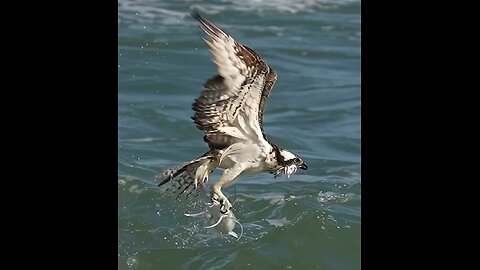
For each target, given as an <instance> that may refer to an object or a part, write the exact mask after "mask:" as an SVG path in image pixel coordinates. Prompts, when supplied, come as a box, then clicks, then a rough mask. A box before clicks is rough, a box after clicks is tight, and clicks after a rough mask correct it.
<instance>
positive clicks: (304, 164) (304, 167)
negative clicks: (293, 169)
mask: <svg viewBox="0 0 480 270" xmlns="http://www.w3.org/2000/svg"><path fill="white" fill-rule="evenodd" d="M298 167H299V168H300V169H302V170H307V169H308V166H307V164H306V163H305V162H304V163H302V164H301V165H300V166H298Z"/></svg>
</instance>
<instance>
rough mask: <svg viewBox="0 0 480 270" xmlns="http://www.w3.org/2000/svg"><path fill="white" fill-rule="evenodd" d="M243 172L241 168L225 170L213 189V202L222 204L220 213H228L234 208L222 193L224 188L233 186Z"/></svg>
mask: <svg viewBox="0 0 480 270" xmlns="http://www.w3.org/2000/svg"><path fill="white" fill-rule="evenodd" d="M242 171H243V169H242V168H241V167H234V168H231V169H227V170H225V172H224V173H223V175H222V176H220V178H219V179H218V181H217V182H216V183H215V184H214V185H213V187H212V201H217V202H219V203H220V212H222V213H223V214H225V213H227V212H228V210H230V209H231V208H232V204H231V203H230V201H229V200H228V199H227V197H226V196H225V195H223V193H222V190H221V189H222V187H227V186H229V185H230V184H232V182H233V180H235V178H237V176H238V175H239V174H240V173H241V172H242Z"/></svg>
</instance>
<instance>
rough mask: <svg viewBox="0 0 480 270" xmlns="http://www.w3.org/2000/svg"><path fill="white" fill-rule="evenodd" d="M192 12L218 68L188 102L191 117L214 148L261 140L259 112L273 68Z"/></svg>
mask: <svg viewBox="0 0 480 270" xmlns="http://www.w3.org/2000/svg"><path fill="white" fill-rule="evenodd" d="M192 16H193V17H194V18H196V19H197V20H198V21H199V22H200V28H201V29H202V30H203V31H204V32H205V33H206V37H205V38H204V41H205V43H206V44H207V46H208V48H209V50H210V52H211V53H212V60H213V62H214V63H215V64H216V65H217V72H218V74H217V75H215V76H214V77H212V78H211V79H209V80H208V81H207V82H206V83H205V85H204V90H203V91H202V93H201V95H200V97H199V98H197V99H196V100H195V102H194V103H193V105H192V109H193V110H194V116H193V117H192V119H193V120H194V122H195V124H196V125H197V127H198V128H199V129H200V130H202V131H203V132H204V133H205V137H204V140H205V141H206V142H207V143H208V144H209V145H210V148H214V149H223V148H225V147H228V146H229V145H231V144H232V143H235V142H238V141H241V140H252V141H254V142H256V143H265V142H266V141H265V139H266V136H265V134H264V132H263V127H262V124H263V113H264V110H265V105H266V102H267V99H268V96H269V94H270V91H271V89H272V87H273V85H274V84H275V81H276V79H277V75H276V73H275V71H274V70H273V69H271V68H270V67H269V66H268V64H267V63H266V62H265V61H264V60H263V59H262V58H261V57H260V56H259V55H258V54H257V53H256V52H255V51H253V50H252V49H250V48H249V47H247V46H245V45H242V44H240V43H238V42H237V41H235V39H234V38H233V37H231V36H230V35H228V34H227V33H225V32H224V31H222V30H221V29H220V28H219V27H218V26H216V25H214V24H212V23H210V22H209V21H207V20H205V19H204V18H202V17H201V16H200V15H198V14H197V13H194V14H192ZM239 115H241V117H239ZM240 119H241V120H240Z"/></svg>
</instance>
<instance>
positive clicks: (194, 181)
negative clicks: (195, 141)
mask: <svg viewBox="0 0 480 270" xmlns="http://www.w3.org/2000/svg"><path fill="white" fill-rule="evenodd" d="M218 163H219V162H218V158H217V155H215V152H212V151H210V152H207V153H206V154H204V155H202V156H201V157H199V158H196V159H194V160H191V161H189V162H186V163H184V164H182V165H180V166H176V167H173V168H169V169H166V170H164V171H163V172H162V173H161V174H159V175H157V176H156V178H157V179H158V180H159V181H160V184H158V185H159V186H162V185H164V184H166V183H169V182H171V183H172V185H171V186H170V188H169V189H168V190H169V191H171V192H172V193H173V194H176V195H177V197H178V196H180V195H182V194H183V193H185V192H186V191H187V194H188V195H187V196H189V195H190V194H192V192H193V191H194V190H198V186H203V184H205V183H206V182H207V181H208V177H209V174H210V173H211V172H212V171H213V170H214V169H215V168H216V167H217V166H218ZM195 196H198V193H196V194H195Z"/></svg>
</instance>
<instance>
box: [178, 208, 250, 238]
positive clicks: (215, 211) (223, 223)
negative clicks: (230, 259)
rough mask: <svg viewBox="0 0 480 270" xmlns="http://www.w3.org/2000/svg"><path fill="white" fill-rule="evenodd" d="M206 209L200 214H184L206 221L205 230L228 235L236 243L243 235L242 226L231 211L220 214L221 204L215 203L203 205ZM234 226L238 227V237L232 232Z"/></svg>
mask: <svg viewBox="0 0 480 270" xmlns="http://www.w3.org/2000/svg"><path fill="white" fill-rule="evenodd" d="M205 204H206V205H207V207H206V208H205V210H203V211H202V212H200V213H195V214H189V213H184V215H185V216H187V217H198V218H206V219H208V224H209V225H208V226H205V227H204V228H205V229H210V228H215V229H216V230H217V231H218V232H219V233H221V234H228V235H230V236H233V237H235V238H236V239H237V241H238V240H239V239H240V237H242V235H243V226H242V224H241V223H240V222H239V221H238V220H237V218H236V217H235V214H234V213H233V211H232V210H230V211H228V212H227V213H222V212H221V211H220V207H221V204H220V203H219V202H217V201H213V202H210V203H205ZM236 224H238V225H239V226H240V235H238V234H237V233H236V232H234V231H233V230H234V229H235V226H236Z"/></svg>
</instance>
